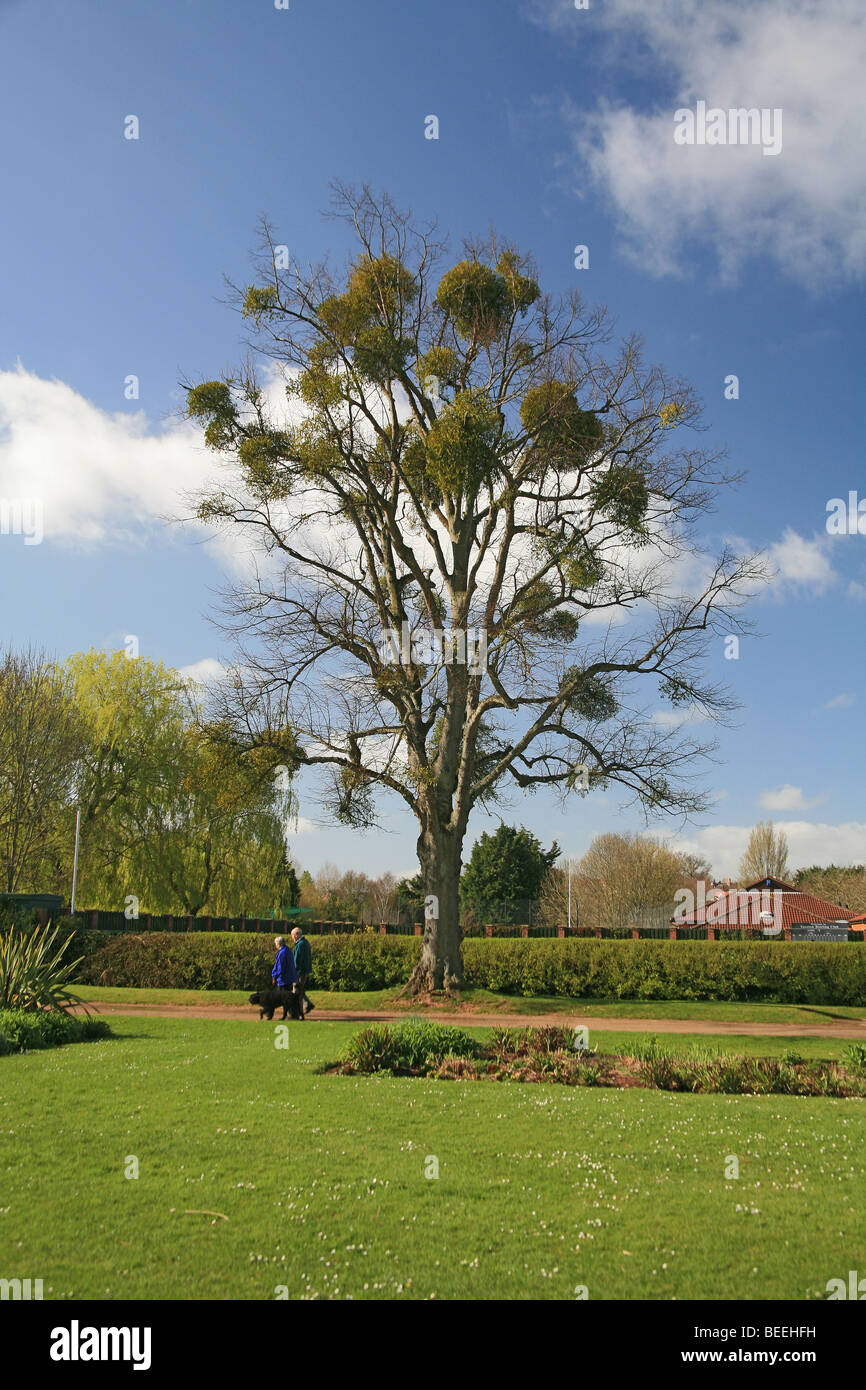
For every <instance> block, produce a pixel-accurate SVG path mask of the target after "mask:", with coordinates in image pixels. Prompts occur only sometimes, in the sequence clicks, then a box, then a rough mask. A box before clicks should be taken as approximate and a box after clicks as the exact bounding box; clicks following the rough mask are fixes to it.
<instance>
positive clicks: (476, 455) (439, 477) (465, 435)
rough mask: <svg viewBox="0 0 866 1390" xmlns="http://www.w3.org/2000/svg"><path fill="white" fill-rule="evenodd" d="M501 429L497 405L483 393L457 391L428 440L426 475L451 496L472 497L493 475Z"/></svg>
mask: <svg viewBox="0 0 866 1390" xmlns="http://www.w3.org/2000/svg"><path fill="white" fill-rule="evenodd" d="M500 430H501V419H500V415H499V412H498V410H497V409H496V406H495V405H494V404H493V402H492V401H491V400H490V399H489V397H488V396H487V395H486V394H485V392H483V391H476V390H469V391H458V393H457V395H456V396H455V397H454V399H453V401H451V403H450V404H449V405H448V406H447V407H446V408H445V409H444V410H443V411H442V413H441V415H440V416H439V418H438V420H437V421H436V423H435V424H434V425H433V426H432V428H431V429H430V432H429V434H428V435H427V439H426V446H425V454H426V472H427V476H428V477H429V478H430V479H431V481H432V482H433V483H434V484H435V485H436V486H437V487H438V488H439V489H440V490H441V491H442V492H443V493H446V494H448V495H450V496H455V495H457V494H459V493H464V494H466V495H469V494H472V493H474V492H475V491H476V489H477V488H478V487H479V486H480V485H481V483H482V482H483V481H485V480H486V479H487V478H489V477H490V476H491V473H492V470H493V467H494V464H495V460H496V449H497V444H498V441H499V435H500Z"/></svg>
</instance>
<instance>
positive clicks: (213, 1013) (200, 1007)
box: [87, 1002, 866, 1039]
mask: <svg viewBox="0 0 866 1390" xmlns="http://www.w3.org/2000/svg"><path fill="white" fill-rule="evenodd" d="M87 1008H88V1009H90V1010H91V1011H92V1012H95V1013H98V1014H126V1015H127V1017H129V1016H134V1017H138V1016H139V1015H140V1016H141V1017H142V1018H197V1019H209V1018H235V1019H249V1020H250V1021H251V1022H254V1023H258V1021H259V1019H258V1013H257V1010H256V1009H255V1008H254V1007H253V1006H252V1005H250V1004H98V1003H95V1002H94V1003H89V1004H88V1005H87ZM406 1017H407V1011H406V1010H402V1011H401V1010H394V1009H392V1010H384V1011H377V1010H374V1009H369V1010H367V1009H365V1010H363V1011H360V1010H356V1011H354V1012H353V1011H352V1010H351V1009H324V1008H322V1007H321V1006H320V1005H317V1006H316V1009H315V1011H314V1013H313V1014H312V1016H311V1017H310V1018H309V1019H307V1020H305V1021H306V1022H309V1023H393V1022H396V1021H397V1020H398V1019H401V1018H406ZM428 1017H430V1018H431V1019H435V1021H436V1022H437V1023H457V1024H462V1025H463V1026H464V1027H470V1026H471V1027H473V1028H493V1027H496V1026H497V1025H502V1024H506V1025H510V1026H512V1027H514V1028H530V1027H531V1028H541V1027H548V1026H558V1027H567V1028H576V1027H578V1026H585V1027H587V1028H589V1029H590V1030H591V1031H592V1030H594V1031H596V1032H601V1031H604V1032H610V1033H614V1032H615V1033H714V1034H715V1035H716V1036H717V1037H725V1036H728V1035H730V1036H731V1037H753V1038H788V1037H790V1038H848V1039H856V1038H864V1039H866V1018H862V1019H858V1018H852V1019H842V1020H840V1021H837V1022H835V1023H746V1022H743V1023H738V1022H735V1021H734V1022H730V1021H728V1022H724V1023H716V1022H713V1021H712V1020H711V1019H703V1018H702V1019H696V1018H599V1017H598V1016H597V1015H593V1016H590V1017H587V1016H586V1015H583V1014H566V1013H561V1014H482V1013H472V1012H465V1013H441V1012H440V1011H439V1010H438V1009H435V1010H430V1011H429V1014H428ZM278 1020H279V1011H277V1013H276V1014H275V1016H274V1021H275V1022H276V1021H278ZM288 1021H291V1020H288Z"/></svg>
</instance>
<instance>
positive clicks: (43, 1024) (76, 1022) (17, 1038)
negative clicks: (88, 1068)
mask: <svg viewBox="0 0 866 1390" xmlns="http://www.w3.org/2000/svg"><path fill="white" fill-rule="evenodd" d="M110 1037H111V1026H110V1025H109V1024H108V1023H107V1022H106V1020H105V1019H104V1018H89V1017H87V1016H86V1015H85V1016H84V1017H83V1018H79V1017H76V1015H74V1014H67V1013H64V1012H63V1010H62V1009H32V1010H31V1009H0V1057H3V1056H6V1055H7V1054H8V1053H10V1052H35V1051H36V1050H37V1049H39V1048H45V1047H62V1046H63V1045H64V1044H65V1043H74V1042H91V1041H92V1040H93V1039H95V1038H110Z"/></svg>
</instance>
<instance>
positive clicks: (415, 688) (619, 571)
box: [187, 188, 759, 990]
mask: <svg viewBox="0 0 866 1390" xmlns="http://www.w3.org/2000/svg"><path fill="white" fill-rule="evenodd" d="M334 215H335V216H337V217H341V218H343V219H344V220H345V223H346V224H347V226H348V228H349V231H350V234H351V237H352V240H353V244H354V247H355V250H354V254H352V255H351V257H350V259H349V261H348V263H347V265H346V267H345V269H344V270H342V271H341V272H335V271H333V270H332V269H331V268H330V267H329V264H328V263H327V262H324V263H322V264H318V265H311V266H306V267H305V266H304V265H302V264H300V263H299V262H298V261H297V260H294V259H292V258H290V257H289V256H288V254H287V252H286V248H285V247H283V246H281V245H279V244H278V243H277V240H276V237H275V234H274V232H273V229H272V228H271V226H270V225H269V224H268V223H267V222H265V223H264V224H263V227H262V245H261V249H260V254H259V257H258V260H257V265H256V276H257V283H256V284H254V285H251V286H249V287H245V286H238V285H233V286H232V290H233V294H234V296H235V299H236V303H237V307H239V308H240V310H241V311H242V313H243V315H244V316H245V317H246V319H247V321H248V325H249V329H250V336H249V338H248V344H249V346H250V348H251V349H252V351H251V353H250V355H249V356H248V357H247V359H246V362H245V364H244V365H243V366H242V367H241V368H240V369H239V370H238V371H237V372H235V373H229V374H227V375H225V376H224V377H223V378H222V379H220V380H211V381H203V382H201V383H199V384H196V385H192V384H190V383H187V392H188V396H187V407H188V411H189V414H190V416H191V417H193V418H195V419H197V420H200V421H201V422H203V424H204V427H205V430H204V437H205V441H206V443H207V445H208V446H209V447H210V448H211V449H213V450H215V451H217V452H218V453H220V454H222V455H224V456H225V457H224V476H223V477H222V478H221V479H220V480H219V481H218V483H216V484H215V485H214V487H213V488H212V490H210V491H209V492H208V493H207V494H206V495H205V496H203V497H201V498H200V499H199V502H198V516H199V518H200V519H202V520H204V521H207V522H211V523H214V524H217V525H220V524H221V525H224V526H226V527H228V528H231V529H234V530H236V531H237V530H238V529H239V530H240V533H241V534H242V535H243V536H244V539H245V540H246V541H249V539H250V538H253V539H254V540H257V542H258V547H256V545H255V544H254V545H253V546H252V549H253V550H255V549H256V548H258V550H259V551H260V559H259V561H258V562H257V563H256V564H255V565H248V570H249V573H250V575H251V577H249V578H247V579H245V580H242V581H241V582H240V583H239V584H237V585H236V586H235V587H234V588H233V590H232V591H231V594H230V595H229V596H228V599H227V603H226V613H227V627H228V628H229V629H230V630H231V631H233V633H234V634H235V636H236V638H237V641H238V645H239V650H240V659H239V662H238V666H237V670H236V673H235V678H234V680H233V681H232V682H231V683H230V685H229V688H228V689H229V695H230V697H231V701H230V702H231V704H232V706H233V708H232V711H231V713H232V717H233V719H234V720H235V722H236V724H238V725H240V726H242V728H243V730H244V731H245V735H246V736H247V737H249V738H250V739H252V740H253V741H255V740H257V739H262V740H265V741H266V742H268V743H269V745H270V746H271V747H273V746H274V740H275V738H277V737H278V731H279V730H280V729H288V728H290V729H291V730H292V732H293V737H292V739H291V740H290V741H289V742H288V743H287V745H286V753H285V760H286V766H287V768H288V769H289V771H290V772H292V773H293V772H294V771H295V770H296V769H297V768H299V767H302V766H308V767H313V768H318V769H320V771H321V772H322V774H323V780H324V783H325V785H324V787H323V797H324V800H325V804H326V805H328V806H329V807H330V808H331V809H332V811H333V812H334V814H335V815H336V816H337V817H338V818H339V820H341V821H342V822H344V823H346V824H348V825H352V826H358V827H369V826H371V825H374V824H375V823H376V816H377V807H378V806H379V804H380V795H379V794H380V793H392V794H394V795H395V796H397V797H399V798H402V801H403V802H404V803H405V805H406V807H408V808H409V809H410V810H411V812H412V814H413V816H415V817H416V819H417V823H418V832H419V833H418V841H417V850H418V858H419V862H420V867H421V873H422V876H423V883H424V887H425V903H426V921H425V928H424V936H423V943H422V950H421V955H420V960H419V964H418V966H417V968H416V970H415V971H414V973H413V976H412V979H411V981H410V988H411V989H412V990H421V989H429V988H437V989H438V988H443V987H444V988H445V989H453V988H459V987H460V985H461V983H462V958H461V951H460V926H459V908H458V880H459V875H460V865H461V850H462V845H463V840H464V836H465V833H466V828H467V822H468V819H469V815H470V812H471V811H472V809H473V807H476V806H478V805H479V804H481V803H488V804H489V803H490V802H492V801H494V800H496V799H503V798H505V797H506V796H507V794H508V790H509V787H510V788H511V789H512V790H516V791H518V792H525V791H530V790H532V789H534V788H537V787H550V788H554V789H558V790H559V791H560V792H562V793H567V792H569V791H575V792H577V793H578V794H580V793H583V794H584V795H591V794H592V792H593V790H594V789H596V788H599V787H601V786H604V785H607V784H610V783H620V784H622V786H624V787H625V788H627V789H629V791H630V792H631V793H632V794H633V797H634V798H637V799H638V800H639V801H640V802H641V803H643V805H644V807H645V808H646V809H647V810H648V811H649V812H652V813H655V812H669V813H689V812H695V811H697V810H699V809H700V808H701V807H702V805H703V804H704V796H703V793H702V792H701V790H700V787H699V786H698V785H697V784H696V779H695V772H696V766H697V760H698V759H699V758H700V757H701V756H708V754H709V752H710V751H711V747H712V745H711V744H707V743H701V742H698V741H697V740H696V739H695V738H694V737H693V736H692V734H690V733H689V730H688V723H689V721H690V719H691V718H692V716H695V715H698V716H701V717H707V716H709V717H711V718H716V719H719V718H723V717H724V714H725V711H726V710H727V709H728V708H729V707H730V703H731V702H730V700H729V697H728V696H727V695H726V694H725V693H723V692H722V691H721V690H720V689H719V686H718V683H717V681H716V680H715V679H709V678H707V675H706V672H705V658H706V656H707V654H708V651H709V650H710V648H711V646H712V644H713V643H716V650H717V652H718V654H719V655H720V654H721V638H722V635H723V634H727V633H730V632H731V631H732V630H736V629H737V627H740V626H742V624H741V623H740V621H739V619H738V618H737V617H736V616H735V614H736V610H737V609H738V608H739V605H740V604H741V602H742V600H743V598H744V596H745V594H746V591H747V590H748V589H749V588H750V587H751V586H752V584H753V582H754V580H755V578H756V577H757V574H758V572H759V567H758V565H757V563H756V562H755V561H754V559H752V558H750V557H738V556H736V555H734V554H732V553H730V552H728V551H727V550H725V551H724V552H723V553H721V554H720V555H719V556H718V557H717V558H715V559H710V558H709V557H708V555H707V554H706V551H705V548H704V545H703V544H702V541H701V539H700V537H699V535H698V533H697V527H698V524H699V523H700V521H701V520H702V519H703V517H704V515H705V513H706V512H707V510H708V509H709V507H710V503H711V499H712V495H713V489H714V488H715V487H718V486H720V485H722V484H725V483H729V482H730V481H732V480H731V479H730V478H729V477H727V476H726V475H725V474H724V472H723V471H722V469H721V467H720V459H719V456H718V455H713V454H712V453H710V452H708V451H706V450H705V449H702V448H701V447H700V438H699V436H698V435H697V433H696V430H697V428H698V426H699V421H700V406H699V403H698V401H697V400H696V398H695V396H694V394H693V392H692V390H691V389H690V388H689V387H688V386H687V385H686V384H684V383H683V382H681V381H679V380H673V379H668V377H666V375H665V374H664V373H663V372H662V371H661V370H660V369H659V368H658V367H656V366H653V365H648V364H646V363H645V361H644V359H643V355H642V351H641V345H640V343H639V341H637V340H636V339H634V338H631V339H629V340H627V341H625V342H623V343H621V344H619V345H616V344H615V343H614V340H613V337H612V333H611V330H610V329H609V327H608V323H607V317H606V313H605V311H603V310H599V309H588V308H586V307H585V306H584V305H583V303H582V302H581V300H580V298H579V296H578V295H577V294H576V293H568V294H565V295H564V296H561V297H559V298H557V299H553V298H552V297H550V296H549V295H545V294H543V293H542V290H541V288H540V286H539V283H538V278H537V275H536V272H535V269H534V267H533V264H532V262H531V260H530V259H529V258H528V257H526V256H524V255H521V254H520V253H519V252H518V251H517V250H516V249H515V248H514V247H513V246H511V245H506V244H504V243H502V242H499V241H498V240H497V239H496V238H495V237H494V236H491V237H489V238H488V239H487V240H486V241H485V242H483V243H468V244H467V245H466V246H465V247H464V250H463V253H462V255H461V256H460V258H459V259H456V260H454V261H453V262H452V261H450V259H449V262H448V263H445V264H444V263H443V262H444V261H445V257H446V254H447V248H446V246H445V245H444V244H443V243H441V242H440V241H439V240H438V239H437V236H436V232H435V228H434V227H431V226H424V225H420V224H418V223H417V222H416V221H415V220H414V219H413V218H412V217H411V215H409V214H405V213H403V212H401V211H399V210H398V209H397V208H396V207H395V206H394V205H393V203H392V202H391V201H390V199H388V198H387V197H382V198H377V197H375V196H374V195H373V194H372V193H371V192H370V190H369V189H367V188H365V189H363V190H362V191H360V192H357V193H356V192H355V191H353V190H351V189H346V188H338V189H337V190H336V192H335V210H334ZM257 358H258V365H257V360H256V359H257ZM263 360H264V366H262V362H263ZM248 549H249V547H248ZM467 634H468V636H467ZM641 687H642V688H643V690H644V691H645V694H643V695H642V694H641ZM660 698H661V699H663V700H664V699H667V700H669V701H672V702H673V704H674V705H677V706H680V707H681V710H680V714H675V715H674V717H673V718H672V719H671V718H667V719H663V720H661V721H660V720H659V719H658V718H657V711H658V708H659V700H660Z"/></svg>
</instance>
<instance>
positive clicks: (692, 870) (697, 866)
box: [677, 850, 713, 882]
mask: <svg viewBox="0 0 866 1390" xmlns="http://www.w3.org/2000/svg"><path fill="white" fill-rule="evenodd" d="M677 854H678V857H679V860H680V863H681V865H682V870H683V877H684V878H697V879H705V880H706V881H708V882H712V878H713V869H712V865H711V864H710V861H709V860H708V859H705V858H704V856H703V855H702V854H698V853H697V852H695V851H693V850H678V851H677Z"/></svg>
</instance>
